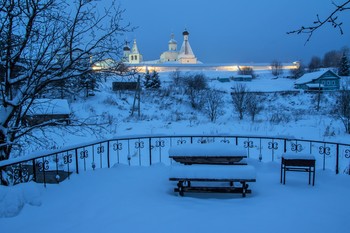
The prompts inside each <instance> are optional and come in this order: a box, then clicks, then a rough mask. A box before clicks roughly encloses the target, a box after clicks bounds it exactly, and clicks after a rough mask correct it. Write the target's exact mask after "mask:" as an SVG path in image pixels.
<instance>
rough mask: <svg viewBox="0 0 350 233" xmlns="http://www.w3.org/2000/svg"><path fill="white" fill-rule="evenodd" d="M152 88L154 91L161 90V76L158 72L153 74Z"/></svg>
mask: <svg viewBox="0 0 350 233" xmlns="http://www.w3.org/2000/svg"><path fill="white" fill-rule="evenodd" d="M151 88H152V89H159V88H160V79H159V74H158V73H157V71H153V73H152V77H151Z"/></svg>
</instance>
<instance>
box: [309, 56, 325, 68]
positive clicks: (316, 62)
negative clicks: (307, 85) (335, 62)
mask: <svg viewBox="0 0 350 233" xmlns="http://www.w3.org/2000/svg"><path fill="white" fill-rule="evenodd" d="M321 67H322V60H321V58H319V57H317V56H313V57H312V58H311V61H310V63H309V67H308V68H309V72H314V71H318V70H319V69H320V68H321Z"/></svg>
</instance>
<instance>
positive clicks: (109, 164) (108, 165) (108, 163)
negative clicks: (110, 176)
mask: <svg viewBox="0 0 350 233" xmlns="http://www.w3.org/2000/svg"><path fill="white" fill-rule="evenodd" d="M109 156H110V155H109V141H107V167H108V168H110V167H111V162H110V161H109V159H110V157H109Z"/></svg>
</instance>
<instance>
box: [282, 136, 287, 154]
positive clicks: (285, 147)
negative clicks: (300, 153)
mask: <svg viewBox="0 0 350 233" xmlns="http://www.w3.org/2000/svg"><path fill="white" fill-rule="evenodd" d="M283 151H284V153H286V152H287V139H284V150H283Z"/></svg>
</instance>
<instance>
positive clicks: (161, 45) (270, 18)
mask: <svg viewBox="0 0 350 233" xmlns="http://www.w3.org/2000/svg"><path fill="white" fill-rule="evenodd" d="M342 1H343V0H336V2H342ZM120 3H121V5H122V7H123V8H125V9H126V13H125V15H124V19H125V20H126V21H129V22H130V23H132V25H133V26H137V27H138V28H137V29H136V30H135V31H134V32H132V33H129V34H128V35H126V36H125V38H126V39H127V40H130V41H131V40H133V39H137V43H138V47H139V49H140V52H141V53H142V54H143V57H144V60H155V59H159V56H160V54H161V53H162V52H163V51H165V50H167V46H168V45H167V43H168V41H169V39H170V34H171V33H174V34H175V39H176V40H177V41H178V49H179V47H180V46H181V43H182V41H183V38H182V31H183V30H184V29H185V28H187V30H188V31H189V32H190V36H189V40H190V44H191V46H192V49H193V51H194V53H195V55H196V56H197V58H198V59H199V60H200V61H202V62H204V63H229V62H271V61H272V60H274V59H277V60H280V61H283V62H291V61H295V60H302V61H303V62H305V63H308V62H309V61H310V58H311V57H312V56H313V55H317V56H323V54H324V53H325V52H327V51H330V50H333V49H340V48H342V47H343V46H349V47H350V44H349V43H350V27H349V26H350V11H346V12H345V13H342V14H341V15H340V20H342V21H343V22H344V25H343V29H344V32H345V34H344V35H340V33H339V31H338V30H335V29H333V28H332V27H331V25H326V26H325V27H324V28H321V29H320V30H318V31H317V32H315V33H314V35H313V37H312V39H311V41H310V42H309V43H307V44H306V45H304V44H305V41H306V39H307V35H287V34H286V32H287V31H290V30H294V29H297V28H299V27H300V26H301V25H305V26H308V25H311V24H312V22H313V21H314V20H315V19H316V14H319V15H320V17H321V18H322V17H323V16H324V17H325V16H326V15H327V13H329V12H331V11H332V9H333V6H332V1H331V0H307V1H305V0H293V1H290V0H265V1H262V0H216V1H212V0H176V1H168V0H147V1H145V0H120Z"/></svg>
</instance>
